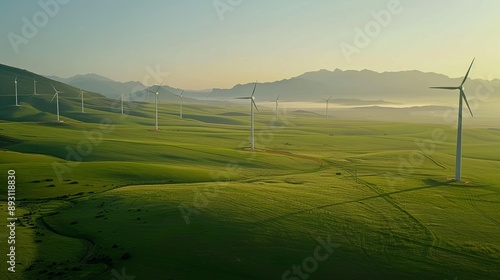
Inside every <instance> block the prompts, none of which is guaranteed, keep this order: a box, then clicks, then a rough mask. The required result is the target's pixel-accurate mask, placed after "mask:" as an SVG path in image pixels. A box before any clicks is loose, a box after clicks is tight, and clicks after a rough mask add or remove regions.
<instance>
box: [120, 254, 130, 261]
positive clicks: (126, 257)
mask: <svg viewBox="0 0 500 280" xmlns="http://www.w3.org/2000/svg"><path fill="white" fill-rule="evenodd" d="M130 257H131V256H130V254H129V253H128V252H127V253H125V254H123V255H122V257H121V259H122V260H128V259H130Z"/></svg>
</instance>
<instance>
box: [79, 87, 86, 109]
mask: <svg viewBox="0 0 500 280" xmlns="http://www.w3.org/2000/svg"><path fill="white" fill-rule="evenodd" d="M78 97H81V98H82V113H85V110H84V108H83V90H82V89H80V94H79V95H78Z"/></svg>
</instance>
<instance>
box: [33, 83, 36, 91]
mask: <svg viewBox="0 0 500 280" xmlns="http://www.w3.org/2000/svg"><path fill="white" fill-rule="evenodd" d="M33 94H34V95H36V80H35V79H33Z"/></svg>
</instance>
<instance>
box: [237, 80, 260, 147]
mask: <svg viewBox="0 0 500 280" xmlns="http://www.w3.org/2000/svg"><path fill="white" fill-rule="evenodd" d="M256 87H257V81H256V82H255V84H254V86H253V91H252V95H251V96H248V97H237V98H236V99H250V149H251V150H252V151H253V150H254V149H255V142H254V132H253V130H254V129H253V119H254V116H253V107H255V109H256V110H257V111H259V108H257V105H256V104H255V97H254V96H253V95H254V94H255V88H256Z"/></svg>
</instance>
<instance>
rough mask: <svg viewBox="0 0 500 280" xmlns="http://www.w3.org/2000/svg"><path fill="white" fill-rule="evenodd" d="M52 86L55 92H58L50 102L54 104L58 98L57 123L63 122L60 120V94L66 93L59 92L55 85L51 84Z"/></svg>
mask: <svg viewBox="0 0 500 280" xmlns="http://www.w3.org/2000/svg"><path fill="white" fill-rule="evenodd" d="M50 85H51V86H52V88H53V89H54V91H55V92H56V93H55V94H54V96H52V99H51V100H50V102H52V101H53V100H54V97H55V98H56V104H57V122H61V120H60V118H59V93H64V92H62V91H57V89H56V88H55V87H54V85H53V84H50Z"/></svg>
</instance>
